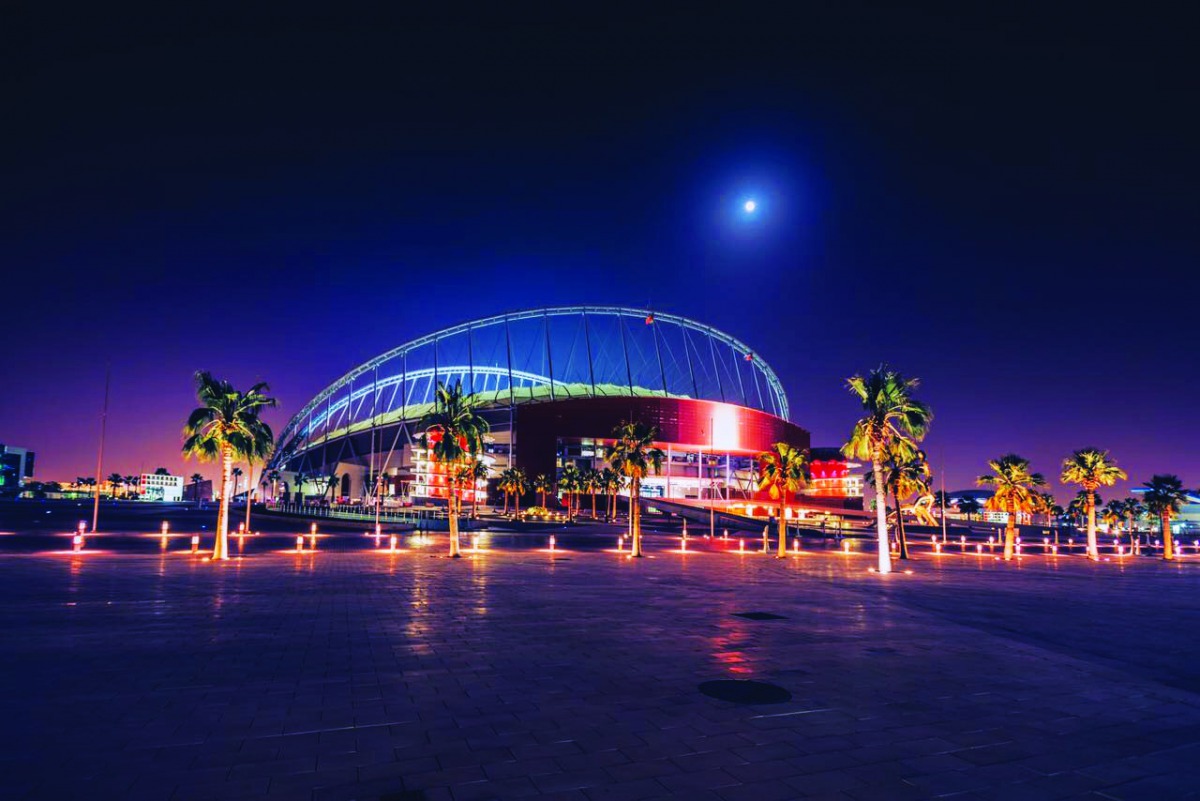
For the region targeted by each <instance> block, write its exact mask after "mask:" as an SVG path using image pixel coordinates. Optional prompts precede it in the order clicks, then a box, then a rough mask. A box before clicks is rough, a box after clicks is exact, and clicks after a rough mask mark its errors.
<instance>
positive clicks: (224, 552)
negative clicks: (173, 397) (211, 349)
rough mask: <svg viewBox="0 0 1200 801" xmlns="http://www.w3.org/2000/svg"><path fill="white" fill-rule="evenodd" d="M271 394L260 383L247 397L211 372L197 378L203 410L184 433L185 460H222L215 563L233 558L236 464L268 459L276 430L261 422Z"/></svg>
mask: <svg viewBox="0 0 1200 801" xmlns="http://www.w3.org/2000/svg"><path fill="white" fill-rule="evenodd" d="M268 391H270V388H269V387H268V386H267V385H266V384H265V383H264V382H261V381H260V382H259V383H257V384H255V385H254V386H252V387H250V389H249V391H247V392H239V391H238V390H236V389H234V388H233V385H232V384H230V383H229V382H228V381H221V380H218V379H216V378H214V377H213V376H212V374H211V373H208V372H207V371H203V370H202V371H200V372H198V373H196V400H197V401H199V403H200V406H199V407H197V408H196V409H194V410H193V411H192V413H191V414H190V415H189V416H188V419H187V423H186V424H185V425H184V427H183V434H184V437H185V439H184V442H183V455H184V457H185V458H187V457H191V456H196V457H197V458H198V459H201V460H202V461H207V460H215V459H220V460H221V505H220V507H219V509H218V512H217V531H216V542H215V543H214V544H213V559H228V558H229V484H230V480H231V479H232V478H233V460H234V459H235V458H241V459H245V458H248V457H254V456H257V455H258V454H264V453H267V452H268V451H269V450H270V448H271V445H272V443H273V442H274V436H273V435H272V434H271V427H270V426H269V425H267V424H266V423H265V422H263V421H262V419H261V418H260V417H259V413H260V412H261V411H262V410H263V409H264V408H267V407H270V406H274V405H275V399H274V398H271V397H268V396H267V395H266V393H267V392H268Z"/></svg>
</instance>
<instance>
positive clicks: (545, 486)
mask: <svg viewBox="0 0 1200 801" xmlns="http://www.w3.org/2000/svg"><path fill="white" fill-rule="evenodd" d="M553 486H554V485H553V484H551V483H550V479H548V478H546V474H545V473H538V474H537V475H536V476H534V477H533V491H534V492H536V493H537V494H538V497H539V498H540V499H541V506H542V508H543V509H545V508H546V493H547V492H549V491H550V490H551V489H552V488H553Z"/></svg>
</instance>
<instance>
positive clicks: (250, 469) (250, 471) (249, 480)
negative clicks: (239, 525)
mask: <svg viewBox="0 0 1200 801" xmlns="http://www.w3.org/2000/svg"><path fill="white" fill-rule="evenodd" d="M246 470H247V475H246V533H247V534H249V533H250V488H251V487H253V486H254V462H250V461H247V462H246Z"/></svg>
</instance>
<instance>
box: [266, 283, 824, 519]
mask: <svg viewBox="0 0 1200 801" xmlns="http://www.w3.org/2000/svg"><path fill="white" fill-rule="evenodd" d="M456 382H460V383H461V384H462V387H463V391H464V393H467V394H471V395H474V396H475V399H476V401H477V403H478V404H479V407H480V410H481V413H482V414H483V415H484V417H486V419H487V420H488V422H489V423H490V425H491V434H490V436H489V438H488V442H487V446H486V453H485V454H484V456H483V458H484V461H485V463H486V464H488V466H489V468H491V474H492V476H493V482H494V476H495V475H497V474H498V473H499V472H500V471H501V470H504V469H505V468H507V467H509V466H510V465H516V466H519V467H521V468H522V469H524V470H525V472H526V474H527V476H529V477H530V478H532V477H533V476H535V475H538V474H544V475H546V476H548V477H549V478H550V479H551V480H554V478H555V476H556V475H557V473H558V472H559V471H560V470H561V469H562V467H563V466H565V465H566V464H569V463H574V464H576V465H577V466H579V467H580V468H587V467H601V466H603V448H604V445H605V444H606V443H608V442H610V441H611V433H612V431H613V429H614V428H615V427H616V426H617V425H618V424H619V423H621V422H622V421H625V420H636V421H642V422H644V423H647V424H650V425H654V426H656V427H657V428H658V432H659V433H658V440H659V445H660V447H661V448H662V449H663V450H664V451H665V452H666V453H667V456H668V458H667V463H666V465H665V466H664V469H663V471H662V473H661V475H657V476H653V477H651V478H649V479H648V480H647V481H646V482H645V486H644V489H643V493H644V494H645V495H646V496H648V497H663V498H673V499H680V500H683V501H688V500H691V501H704V500H706V499H712V500H716V499H720V500H723V501H725V502H729V501H731V500H733V499H734V498H750V497H752V495H753V490H754V471H753V466H754V457H755V455H756V454H757V453H759V452H761V451H762V450H764V449H766V448H768V447H770V445H771V444H772V443H774V442H779V441H784V442H788V443H790V444H792V445H794V446H796V447H799V448H808V447H809V444H810V443H809V434H808V432H807V431H805V430H804V429H802V428H801V427H799V426H797V425H795V424H794V423H792V422H790V421H789V420H788V399H787V395H786V394H785V393H784V390H783V387H782V385H781V384H780V382H779V379H778V377H777V376H776V374H775V372H774V371H773V370H772V369H771V367H770V366H769V365H768V364H767V363H766V362H765V361H764V360H763V359H762V358H761V357H760V356H759V355H758V354H757V353H755V351H754V350H753V349H751V348H750V347H749V346H748V345H746V344H745V343H743V342H741V341H739V340H738V339H736V338H734V337H732V336H730V335H728V334H726V333H724V332H721V331H719V330H717V329H715V328H713V327H711V326H708V325H704V324H703V323H699V322H696V321H694V320H690V319H687V318H685V317H679V316H676V315H671V314H663V313H657V312H656V313H651V312H647V311H645V310H638V309H631V308H623V307H615V306H564V307H553V308H543V309H533V310H527V311H520V312H512V313H509V314H502V315H497V316H495V317H489V318H486V319H481V320H474V321H471V322H467V323H463V324H461V325H457V326H454V327H451V328H447V329H444V330H441V331H437V332H434V333H431V334H428V335H426V336H423V337H420V338H418V339H414V340H412V341H411V342H407V343H405V344H403V345H400V346H399V347H397V348H394V349H392V350H389V351H387V352H386V353H384V354H382V355H380V356H378V357H377V358H375V359H372V360H370V361H368V362H366V363H364V364H361V365H359V366H358V367H355V368H354V369H353V370H351V371H350V372H348V373H346V374H345V375H344V376H342V377H341V378H339V379H338V380H336V381H334V382H333V383H332V384H330V385H329V386H328V387H326V388H325V389H324V390H323V391H322V392H321V393H319V394H318V395H317V396H316V397H314V398H313V399H312V400H311V401H310V402H309V403H308V404H307V405H306V406H305V407H304V408H303V409H302V410H301V411H300V412H299V413H298V414H296V415H295V416H294V417H293V418H292V419H291V421H290V422H289V423H288V424H287V426H286V427H285V428H284V429H283V431H282V432H281V434H280V438H279V445H278V447H277V449H276V454H275V456H274V457H273V460H272V462H271V465H270V467H271V468H273V469H275V470H278V471H281V473H282V475H283V482H284V483H283V485H282V486H283V488H284V490H285V491H288V490H290V492H288V494H289V495H290V496H291V497H292V498H293V499H294V498H295V495H294V494H293V493H294V492H295V490H296V485H297V480H298V479H299V482H300V485H301V486H300V494H302V495H304V496H306V497H308V498H310V499H311V498H313V497H314V496H320V495H321V494H322V492H323V493H324V496H325V497H326V498H328V499H329V500H331V501H333V500H337V501H338V502H342V503H371V502H373V501H372V500H371V499H373V498H374V496H375V493H376V492H377V491H378V493H379V495H380V497H381V498H382V502H383V504H384V505H396V504H406V503H412V502H415V503H418V504H421V503H425V502H428V501H430V500H433V501H435V502H436V500H437V499H439V498H444V497H445V494H446V488H445V480H444V476H443V475H442V474H441V471H439V469H438V467H437V465H436V464H435V463H434V462H433V461H432V459H431V458H430V457H429V454H427V453H426V452H425V450H424V449H423V448H422V447H421V445H420V438H421V434H422V433H423V432H422V431H421V430H420V429H419V421H420V420H421V418H422V416H423V415H425V414H426V413H427V412H429V411H430V410H431V409H432V408H433V401H434V393H435V390H436V388H437V386H438V385H439V384H447V385H451V384H454V383H456ZM331 475H333V476H336V479H335V480H334V481H332V482H330V481H328V477H329V476H331ZM493 488H494V487H493ZM474 493H475V499H477V500H480V501H483V500H484V499H485V498H486V497H487V495H488V484H487V482H483V481H481V482H480V483H479V485H478V486H477V487H476V489H475V490H474Z"/></svg>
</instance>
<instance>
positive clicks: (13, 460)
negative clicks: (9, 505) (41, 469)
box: [0, 442, 34, 497]
mask: <svg viewBox="0 0 1200 801" xmlns="http://www.w3.org/2000/svg"><path fill="white" fill-rule="evenodd" d="M33 456H34V453H33V451H30V450H26V449H25V448H18V447H16V446H15V445H5V444H4V443H2V442H0V496H5V497H15V496H17V495H18V494H20V492H21V490H22V488H23V487H24V486H25V482H26V481H28V480H29V479H31V478H33Z"/></svg>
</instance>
